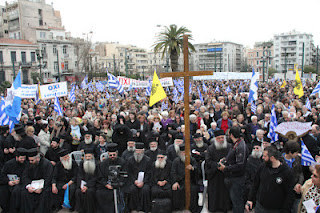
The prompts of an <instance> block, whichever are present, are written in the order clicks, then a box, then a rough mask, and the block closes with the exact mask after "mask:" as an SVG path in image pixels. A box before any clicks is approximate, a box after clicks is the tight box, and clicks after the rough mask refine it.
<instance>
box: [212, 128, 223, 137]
mask: <svg viewBox="0 0 320 213" xmlns="http://www.w3.org/2000/svg"><path fill="white" fill-rule="evenodd" d="M213 134H214V137H218V136H221V135H225V134H224V131H223V130H222V129H220V130H217V131H215V132H214V133H213Z"/></svg>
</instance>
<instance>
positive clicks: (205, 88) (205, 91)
mask: <svg viewBox="0 0 320 213" xmlns="http://www.w3.org/2000/svg"><path fill="white" fill-rule="evenodd" d="M202 90H203V92H204V93H207V92H208V89H207V87H206V85H205V84H204V82H202Z"/></svg>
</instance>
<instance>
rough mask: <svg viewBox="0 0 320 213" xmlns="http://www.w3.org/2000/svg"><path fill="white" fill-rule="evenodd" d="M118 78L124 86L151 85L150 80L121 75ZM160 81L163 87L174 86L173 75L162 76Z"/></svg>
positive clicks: (141, 86) (139, 86) (140, 86)
mask: <svg viewBox="0 0 320 213" xmlns="http://www.w3.org/2000/svg"><path fill="white" fill-rule="evenodd" d="M118 80H119V82H120V84H121V85H122V86H123V87H129V86H130V85H132V87H133V88H146V87H148V86H149V81H140V80H135V79H131V78H126V77H121V76H118ZM160 82H161V85H162V86H163V87H169V86H173V81H172V78H171V77H168V78H160Z"/></svg>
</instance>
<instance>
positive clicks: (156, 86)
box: [149, 71, 167, 106]
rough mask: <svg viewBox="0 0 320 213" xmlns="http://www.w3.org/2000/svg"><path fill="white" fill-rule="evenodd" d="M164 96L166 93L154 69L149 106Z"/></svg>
mask: <svg viewBox="0 0 320 213" xmlns="http://www.w3.org/2000/svg"><path fill="white" fill-rule="evenodd" d="M166 97H167V95H166V93H165V91H164V89H163V87H162V85H161V83H160V80H159V78H158V76H157V73H156V71H154V74H153V80H152V89H151V95H150V100H149V106H153V105H154V104H155V103H157V102H158V101H161V100H162V99H164V98H166Z"/></svg>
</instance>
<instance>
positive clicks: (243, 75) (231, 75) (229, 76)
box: [193, 72, 252, 80]
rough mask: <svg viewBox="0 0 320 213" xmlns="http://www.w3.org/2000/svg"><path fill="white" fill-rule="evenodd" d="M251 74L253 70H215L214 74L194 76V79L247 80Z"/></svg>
mask: <svg viewBox="0 0 320 213" xmlns="http://www.w3.org/2000/svg"><path fill="white" fill-rule="evenodd" d="M251 76H252V72H214V73H213V75H204V76H194V77H193V80H240V79H243V80H245V79H251Z"/></svg>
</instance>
